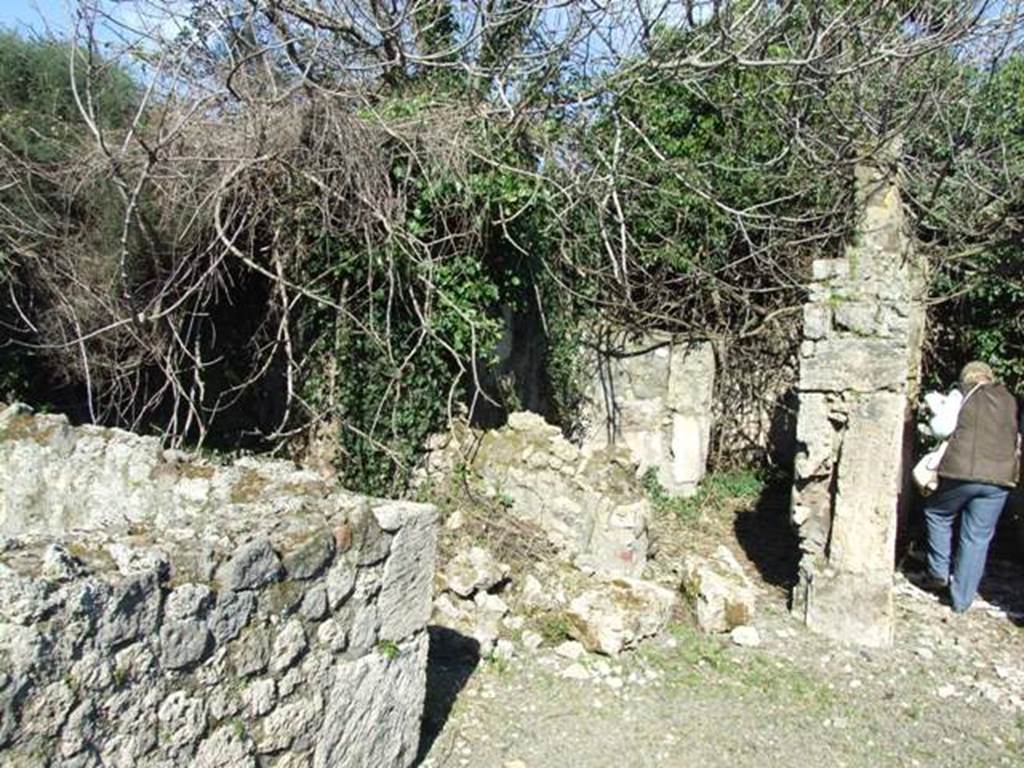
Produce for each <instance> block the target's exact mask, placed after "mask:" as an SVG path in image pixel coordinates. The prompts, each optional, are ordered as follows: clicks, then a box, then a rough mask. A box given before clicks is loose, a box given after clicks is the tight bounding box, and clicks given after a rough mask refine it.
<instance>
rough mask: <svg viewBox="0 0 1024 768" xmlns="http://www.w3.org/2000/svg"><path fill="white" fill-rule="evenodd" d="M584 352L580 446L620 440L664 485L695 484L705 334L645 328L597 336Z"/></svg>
mask: <svg viewBox="0 0 1024 768" xmlns="http://www.w3.org/2000/svg"><path fill="white" fill-rule="evenodd" d="M598 346H599V349H598V350H595V351H594V352H593V353H592V355H591V357H592V363H593V365H592V367H593V371H594V373H593V377H592V383H591V385H590V387H589V388H588V391H587V393H586V395H587V401H588V407H587V419H586V420H587V423H588V427H587V430H586V433H585V434H584V437H583V444H584V448H600V447H602V446H605V445H622V446H624V447H626V448H627V449H629V451H630V452H631V453H632V455H633V458H634V459H635V460H636V461H637V463H638V464H639V471H640V472H641V473H644V472H646V471H647V470H648V469H651V468H653V469H654V470H656V472H657V475H658V480H659V482H660V483H661V485H662V486H663V487H664V488H665V489H666V490H667V491H669V492H670V493H673V494H677V495H680V496H690V495H693V494H694V493H695V492H696V489H697V484H698V483H699V482H700V481H701V480H702V479H703V477H704V472H705V470H706V468H707V460H708V451H709V448H710V442H711V426H712V408H713V397H714V386H715V355H714V350H713V348H712V346H711V344H710V343H707V342H674V341H673V340H672V338H671V337H668V336H659V335H648V336H645V337H643V338H640V339H637V340H632V341H630V340H628V339H619V340H615V341H612V342H609V341H607V340H606V341H604V342H602V343H601V344H600V345H598Z"/></svg>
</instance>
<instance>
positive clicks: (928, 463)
mask: <svg viewBox="0 0 1024 768" xmlns="http://www.w3.org/2000/svg"><path fill="white" fill-rule="evenodd" d="M980 386H981V384H975V385H974V386H973V387H972V388H971V391H970V392H968V393H967V396H966V397H965V398H964V399H963V401H962V402H961V403H960V405H959V407H958V408H957V412H956V416H957V417H959V415H960V410H961V409H962V408H963V407H964V406H965V405H966V404H967V401H968V400H970V399H971V395H973V394H974V393H975V392H977V391H978V388H979V387H980ZM954 428H955V424H954ZM948 447H949V440H943V441H942V442H941V443H939V446H938V448H936V449H935V450H932V451H928V453H926V454H925V455H924V456H922V457H921V459H920V460H919V461H918V462H917V464H915V465H914V469H913V470H912V471H911V476H912V477H913V478H914V485H916V486H917V490H919V491H920V492H921V495H922V496H930V495H931V494H933V493H934V492H935V491H936V489H938V487H939V464H941V463H942V457H943V456H944V455H945V454H946V449H947V448H948Z"/></svg>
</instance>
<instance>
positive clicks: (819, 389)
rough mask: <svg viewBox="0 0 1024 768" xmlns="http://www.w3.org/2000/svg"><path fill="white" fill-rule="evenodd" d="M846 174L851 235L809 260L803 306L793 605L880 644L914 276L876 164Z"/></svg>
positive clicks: (910, 349) (917, 317) (916, 317)
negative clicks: (829, 254) (826, 254)
mask: <svg viewBox="0 0 1024 768" xmlns="http://www.w3.org/2000/svg"><path fill="white" fill-rule="evenodd" d="M856 180H857V196H858V204H859V206H860V210H861V212H862V213H861V223H860V226H859V230H858V233H857V236H856V237H855V239H854V242H853V243H852V244H851V245H850V246H849V247H848V248H847V250H846V253H845V256H844V257H843V258H840V259H823V260H818V261H815V262H814V265H813V281H812V283H811V285H810V297H809V300H808V302H807V304H806V305H805V306H804V341H803V345H802V347H801V353H800V357H801V360H800V380H799V385H798V392H799V416H798V421H797V455H796V465H795V485H794V489H793V506H792V516H793V521H794V523H795V524H796V525H797V527H798V529H799V533H800V538H801V549H802V559H801V562H800V576H799V583H798V584H797V586H796V588H795V590H794V594H793V610H794V612H796V613H798V614H799V615H800V616H801V617H802V618H803V620H804V621H805V622H806V624H807V626H808V627H810V628H811V629H813V630H815V631H817V632H820V633H822V634H825V635H828V636H830V637H833V638H836V639H839V640H846V641H851V642H856V643H860V644H864V645H869V646H887V645H890V644H891V643H892V638H893V597H892V584H893V581H892V579H893V568H894V561H895V546H896V530H897V521H898V514H899V512H898V510H899V508H900V505H901V497H904V495H905V494H906V489H907V485H906V482H905V477H906V474H907V463H908V462H907V460H908V456H907V453H906V451H907V450H908V449H909V448H910V445H909V443H910V441H909V440H907V439H905V435H906V434H907V427H908V424H909V423H910V409H909V405H910V402H911V400H912V399H913V398H916V396H917V391H918V379H919V375H920V362H921V344H922V337H923V329H924V308H923V304H922V302H921V297H922V295H923V288H924V280H923V274H922V269H921V265H920V262H919V260H918V259H917V257H916V256H915V254H914V250H913V247H912V243H911V242H910V240H909V239H908V237H907V235H906V232H905V226H904V220H903V209H902V205H901V202H900V195H899V190H898V188H897V185H896V182H895V181H894V180H893V178H892V177H891V175H887V174H886V173H885V172H883V171H882V170H881V169H880V168H878V167H875V166H870V167H869V166H864V167H859V168H858V169H857V171H856Z"/></svg>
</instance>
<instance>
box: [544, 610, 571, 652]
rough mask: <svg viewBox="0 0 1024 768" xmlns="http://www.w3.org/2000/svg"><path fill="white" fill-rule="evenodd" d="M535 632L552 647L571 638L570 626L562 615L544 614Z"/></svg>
mask: <svg viewBox="0 0 1024 768" xmlns="http://www.w3.org/2000/svg"><path fill="white" fill-rule="evenodd" d="M537 631H538V632H540V636H541V637H543V638H544V641H545V642H547V643H550V644H552V645H554V644H555V643H560V642H562V641H563V640H569V639H571V638H572V624H570V623H569V619H568V618H567V617H566V616H565V614H564V613H546V614H544V615H543V616H541V618H540V621H539V622H538V623H537Z"/></svg>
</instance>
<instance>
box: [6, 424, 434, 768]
mask: <svg viewBox="0 0 1024 768" xmlns="http://www.w3.org/2000/svg"><path fill="white" fill-rule="evenodd" d="M435 547H436V526H435V511H434V509H433V508H432V507H430V506H427V505H422V504H412V503H405V502H395V501H385V500H377V499H370V498H365V497H362V496H357V495H354V494H350V493H347V492H345V491H340V490H337V489H336V488H335V487H333V486H331V485H329V484H327V483H325V482H324V481H323V480H321V479H320V478H319V477H318V476H317V475H315V474H312V473H309V472H304V471H299V470H296V469H294V468H293V467H292V466H291V465H290V464H286V463H283V462H267V461H251V460H240V461H237V462H235V463H234V464H232V465H228V466H222V465H218V464H213V463H209V462H204V461H201V460H195V459H192V458H190V457H188V456H186V455H184V454H180V453H178V452H173V451H165V450H163V449H162V448H161V446H160V443H159V441H157V440H156V439H153V438H145V437H139V436H136V435H132V434H129V433H126V432H121V431H118V430H108V429H99V428H94V427H81V428H72V427H70V426H69V425H68V423H67V421H66V420H65V419H64V418H62V417H57V416H36V415H33V414H31V413H30V412H29V411H28V409H26V408H24V407H19V406H12V407H9V408H7V409H5V410H3V411H2V413H0V764H2V765H4V766H10V768H18V767H23V768H29V767H31V768H45V767H46V766H68V767H70V766H114V767H120V766H123V767H124V768H128V767H129V766H131V767H133V768H134V767H139V768H144V767H146V766H152V767H153V768H156V767H157V766H159V767H161V768H164V767H167V768H170V767H171V766H195V767H196V768H214V767H215V766H217V767H223V768H229V767H230V768H245V767H246V766H252V767H253V768H255V766H261V767H262V766H274V767H275V768H295V767H298V766H315V767H316V768H331V767H334V766H374V767H375V768H377V767H378V766H379V767H381V768H388V767H391V766H394V767H395V768H400V767H401V768H404V767H405V766H408V765H410V764H411V763H412V761H413V760H414V759H415V756H416V749H417V743H418V739H419V731H420V719H421V715H422V708H423V697H424V689H425V674H426V655H427V633H426V622H427V619H428V616H429V613H430V609H431V589H432V579H433V572H434V559H435Z"/></svg>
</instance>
